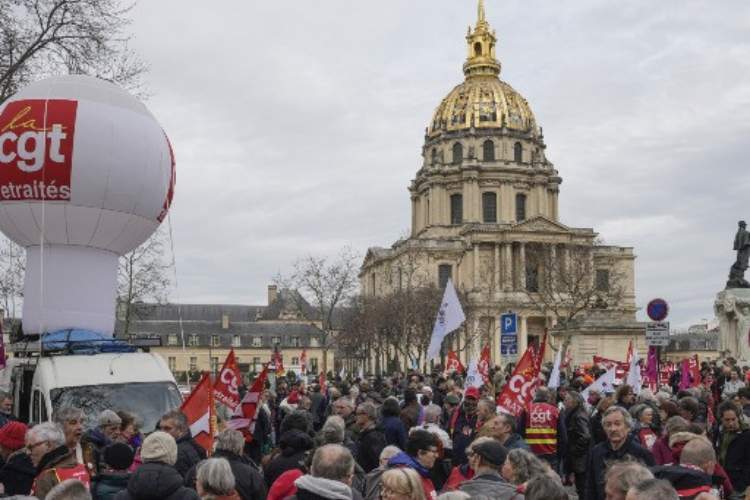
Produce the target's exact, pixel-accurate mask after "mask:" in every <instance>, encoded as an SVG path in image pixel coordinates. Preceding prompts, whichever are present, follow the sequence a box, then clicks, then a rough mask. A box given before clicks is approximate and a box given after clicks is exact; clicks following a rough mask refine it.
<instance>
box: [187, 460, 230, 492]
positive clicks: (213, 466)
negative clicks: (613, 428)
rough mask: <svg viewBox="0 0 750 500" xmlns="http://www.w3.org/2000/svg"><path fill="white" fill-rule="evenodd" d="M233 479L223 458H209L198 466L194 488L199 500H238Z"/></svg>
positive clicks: (227, 463)
mask: <svg viewBox="0 0 750 500" xmlns="http://www.w3.org/2000/svg"><path fill="white" fill-rule="evenodd" d="M234 485H235V477H234V474H233V473H232V468H231V466H230V465H229V462H227V461H226V459H224V458H213V457H212V458H209V459H207V460H204V461H202V462H201V463H200V464H198V471H197V473H196V479H195V486H196V490H197V491H198V495H199V496H200V497H201V500H240V496H239V495H238V494H237V491H236V490H235V489H234Z"/></svg>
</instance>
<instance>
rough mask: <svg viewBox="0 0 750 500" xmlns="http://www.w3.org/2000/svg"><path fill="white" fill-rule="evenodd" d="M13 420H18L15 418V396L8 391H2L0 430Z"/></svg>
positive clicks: (0, 395)
mask: <svg viewBox="0 0 750 500" xmlns="http://www.w3.org/2000/svg"><path fill="white" fill-rule="evenodd" d="M11 420H16V417H14V416H13V396H12V395H11V394H10V393H9V392H7V391H3V390H0V429H1V428H3V427H5V424H7V423H8V422H10V421H11Z"/></svg>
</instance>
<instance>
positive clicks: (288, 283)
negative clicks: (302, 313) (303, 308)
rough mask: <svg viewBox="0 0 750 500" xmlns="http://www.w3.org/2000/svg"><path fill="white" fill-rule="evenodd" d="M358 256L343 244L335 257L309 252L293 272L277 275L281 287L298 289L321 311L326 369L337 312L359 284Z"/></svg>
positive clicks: (297, 262) (324, 369)
mask: <svg viewBox="0 0 750 500" xmlns="http://www.w3.org/2000/svg"><path fill="white" fill-rule="evenodd" d="M358 262H359V257H358V255H357V254H356V253H355V252H354V251H353V250H352V249H351V248H348V247H347V248H344V249H343V250H341V252H339V254H338V255H337V256H336V257H335V258H334V259H329V258H326V257H315V256H312V255H309V256H307V257H304V258H301V259H299V260H297V261H296V262H295V263H294V266H293V271H292V273H291V275H290V276H288V277H285V276H282V275H280V274H279V275H277V276H276V277H275V278H274V281H275V282H276V283H277V285H278V286H279V287H281V288H288V289H295V290H297V291H298V292H299V294H300V297H301V298H303V299H305V300H307V301H308V302H309V303H310V304H311V305H312V306H313V307H315V309H316V311H317V313H318V318H317V319H318V321H320V326H321V330H322V331H323V335H322V339H321V340H322V341H323V342H322V344H323V371H326V372H327V371H328V349H329V348H330V341H331V337H332V335H333V334H334V333H335V332H336V330H337V324H336V323H337V321H336V319H337V317H336V315H337V313H338V310H339V308H340V307H341V306H344V305H346V304H347V303H348V302H349V301H350V300H351V299H352V298H353V296H354V293H355V292H356V290H357V287H358V280H357V274H358V270H359V265H358ZM295 295H296V294H295Z"/></svg>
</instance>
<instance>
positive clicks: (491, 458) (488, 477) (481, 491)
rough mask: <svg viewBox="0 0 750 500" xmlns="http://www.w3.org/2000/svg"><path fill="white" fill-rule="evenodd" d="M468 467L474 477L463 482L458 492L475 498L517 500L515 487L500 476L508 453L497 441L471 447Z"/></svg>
mask: <svg viewBox="0 0 750 500" xmlns="http://www.w3.org/2000/svg"><path fill="white" fill-rule="evenodd" d="M471 451H472V454H471V457H470V458H469V465H470V466H471V468H472V470H473V471H474V477H473V478H471V479H470V480H468V481H464V482H463V483H462V484H461V486H460V487H459V490H461V491H463V492H465V493H468V494H469V495H471V496H472V497H476V498H480V497H482V498H497V499H511V498H517V496H518V493H517V492H516V487H515V486H514V485H511V484H510V483H508V482H507V481H506V480H505V479H503V477H502V476H501V475H500V470H501V469H502V468H503V464H504V463H505V459H506V458H507V456H508V452H507V450H506V449H505V447H504V446H503V445H501V444H500V443H498V442H497V441H494V440H490V441H485V442H482V443H478V444H474V445H472V447H471Z"/></svg>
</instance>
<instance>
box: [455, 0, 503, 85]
mask: <svg viewBox="0 0 750 500" xmlns="http://www.w3.org/2000/svg"><path fill="white" fill-rule="evenodd" d="M466 42H467V44H468V56H467V58H466V63H464V75H466V78H471V77H475V76H498V75H499V74H500V62H499V61H498V60H497V59H495V44H496V43H497V37H496V36H495V32H494V31H492V30H491V29H490V24H489V23H488V22H487V17H486V15H485V12H484V0H479V4H478V5H477V25H476V26H475V27H474V30H473V31H472V30H471V26H469V33H468V34H467V35H466Z"/></svg>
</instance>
